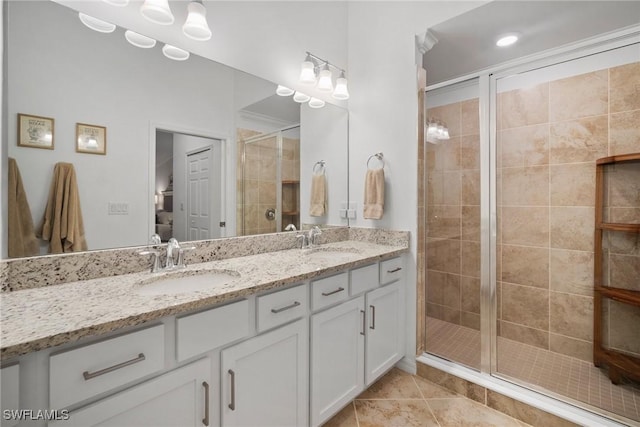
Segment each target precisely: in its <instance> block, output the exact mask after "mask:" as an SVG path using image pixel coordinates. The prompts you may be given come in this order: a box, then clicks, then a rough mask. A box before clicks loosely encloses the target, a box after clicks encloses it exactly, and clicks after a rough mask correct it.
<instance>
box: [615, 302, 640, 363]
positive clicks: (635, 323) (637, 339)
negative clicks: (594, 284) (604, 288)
mask: <svg viewBox="0 0 640 427" xmlns="http://www.w3.org/2000/svg"><path fill="white" fill-rule="evenodd" d="M639 327H640V307H634V306H632V305H629V304H622V303H619V302H616V301H611V314H610V328H609V331H610V334H609V345H610V346H611V347H613V348H616V349H619V350H622V351H625V352H628V353H633V354H635V355H640V330H639V329H638V328H639Z"/></svg>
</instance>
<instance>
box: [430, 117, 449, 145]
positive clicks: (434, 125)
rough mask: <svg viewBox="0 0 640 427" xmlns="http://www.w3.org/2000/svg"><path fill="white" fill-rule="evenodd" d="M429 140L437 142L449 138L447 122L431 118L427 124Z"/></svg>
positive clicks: (433, 142)
mask: <svg viewBox="0 0 640 427" xmlns="http://www.w3.org/2000/svg"><path fill="white" fill-rule="evenodd" d="M426 132H427V142H430V143H432V144H437V143H438V142H439V141H440V140H447V139H449V128H447V124H446V123H444V122H442V121H440V120H438V119H435V118H429V119H428V120H427V125H426Z"/></svg>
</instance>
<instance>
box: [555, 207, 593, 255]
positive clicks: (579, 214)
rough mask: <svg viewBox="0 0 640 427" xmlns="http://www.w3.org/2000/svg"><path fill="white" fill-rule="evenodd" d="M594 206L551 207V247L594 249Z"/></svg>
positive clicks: (579, 249) (580, 249)
mask: <svg viewBox="0 0 640 427" xmlns="http://www.w3.org/2000/svg"><path fill="white" fill-rule="evenodd" d="M594 215H595V212H594V208H587V207H551V210H550V214H549V216H550V221H549V222H550V230H551V247H552V248H557V249H573V250H578V251H587V252H590V251H593V234H594V231H593V230H594V229H593V224H594Z"/></svg>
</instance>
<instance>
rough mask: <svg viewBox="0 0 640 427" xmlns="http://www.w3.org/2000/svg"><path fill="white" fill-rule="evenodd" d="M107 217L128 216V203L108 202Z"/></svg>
mask: <svg viewBox="0 0 640 427" xmlns="http://www.w3.org/2000/svg"><path fill="white" fill-rule="evenodd" d="M108 214H109V215H129V203H128V202H109V207H108Z"/></svg>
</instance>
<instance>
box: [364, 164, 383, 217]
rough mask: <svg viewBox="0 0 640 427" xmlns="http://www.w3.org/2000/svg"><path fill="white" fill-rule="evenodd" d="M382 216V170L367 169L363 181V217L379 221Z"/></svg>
mask: <svg viewBox="0 0 640 427" xmlns="http://www.w3.org/2000/svg"><path fill="white" fill-rule="evenodd" d="M383 214H384V169H383V168H380V169H367V176H366V178H365V181H364V217H365V219H381V218H382V215H383Z"/></svg>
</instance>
